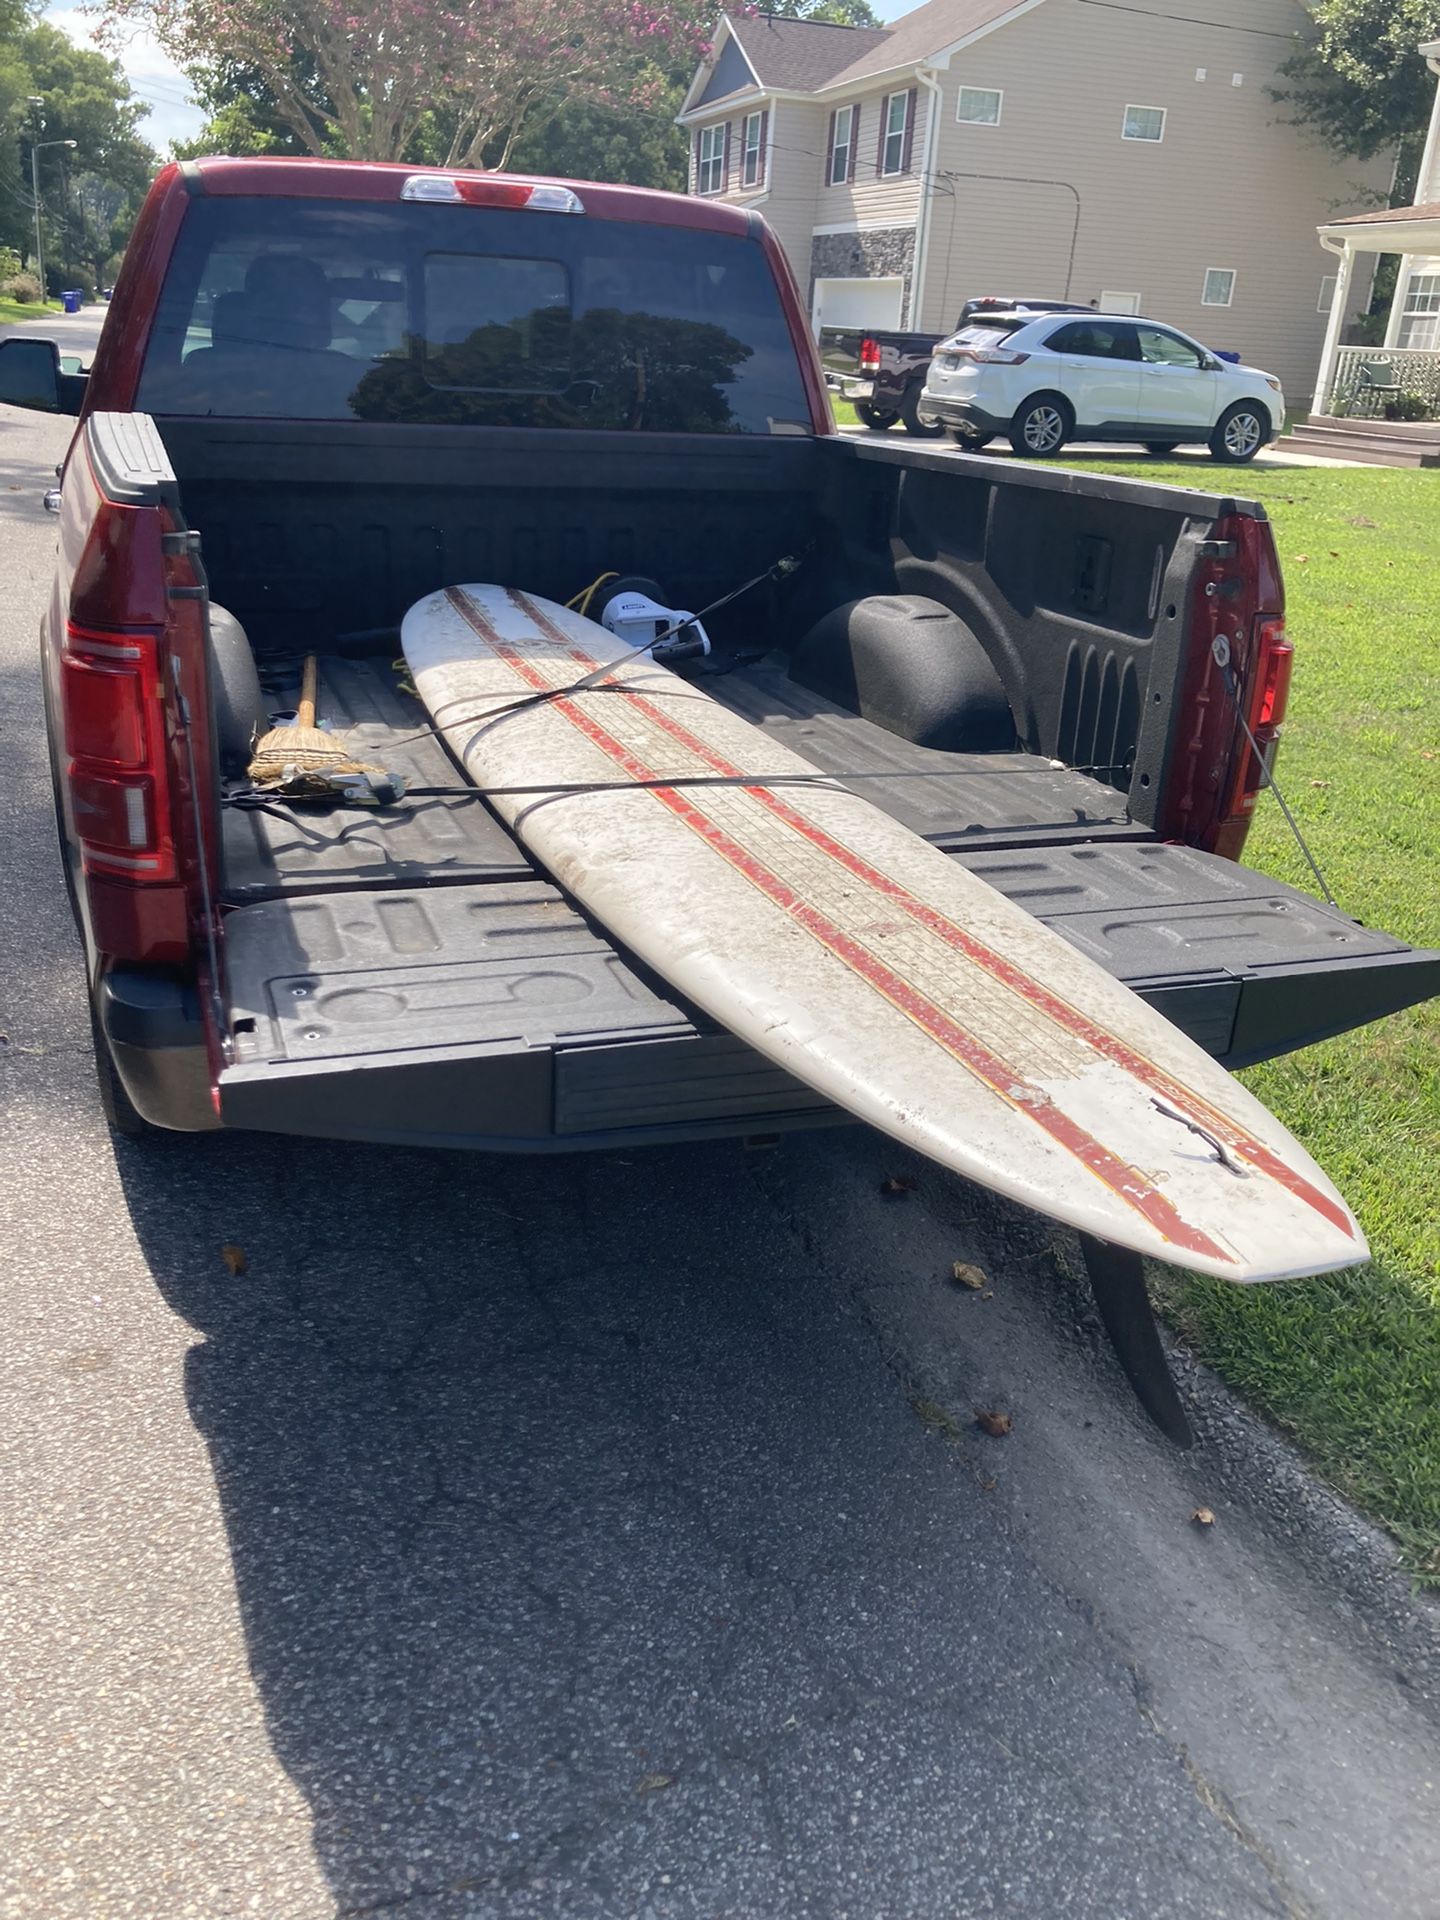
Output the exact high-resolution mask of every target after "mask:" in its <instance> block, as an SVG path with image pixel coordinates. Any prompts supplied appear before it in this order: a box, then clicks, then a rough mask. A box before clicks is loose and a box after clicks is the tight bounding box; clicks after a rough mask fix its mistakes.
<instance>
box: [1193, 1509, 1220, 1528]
mask: <svg viewBox="0 0 1440 1920" xmlns="http://www.w3.org/2000/svg"><path fill="white" fill-rule="evenodd" d="M1190 1524H1191V1526H1194V1527H1213V1526H1214V1524H1215V1516H1214V1514H1213V1513H1212V1512H1211V1511H1210V1509H1209V1507H1196V1509H1195V1511H1194V1512H1193V1513H1192V1514H1191V1516H1190Z"/></svg>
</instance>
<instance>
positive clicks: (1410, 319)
mask: <svg viewBox="0 0 1440 1920" xmlns="http://www.w3.org/2000/svg"><path fill="white" fill-rule="evenodd" d="M1395 344H1396V346H1397V347H1424V348H1427V349H1430V348H1434V347H1440V273H1415V274H1412V275H1411V276H1410V284H1409V286H1408V287H1407V288H1406V289H1405V306H1404V309H1403V311H1402V313H1401V316H1400V334H1399V337H1398V339H1397V340H1396V342H1395Z"/></svg>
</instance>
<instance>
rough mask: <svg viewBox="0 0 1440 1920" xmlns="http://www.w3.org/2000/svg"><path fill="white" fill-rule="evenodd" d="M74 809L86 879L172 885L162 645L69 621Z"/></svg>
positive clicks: (64, 686) (64, 667)
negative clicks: (160, 653) (81, 625)
mask: <svg viewBox="0 0 1440 1920" xmlns="http://www.w3.org/2000/svg"><path fill="white" fill-rule="evenodd" d="M60 698H61V705H62V710H63V722H64V730H65V753H66V758H67V762H68V765H67V777H68V785H69V789H70V806H71V814H72V818H73V820H74V825H75V837H76V840H77V841H78V842H79V846H80V857H81V863H82V865H83V868H84V871H85V873H86V875H87V876H89V875H99V876H104V877H107V878H111V879H124V880H126V881H128V882H129V883H130V884H131V885H135V886H143V885H147V884H154V883H155V882H157V881H158V882H162V883H164V884H166V885H173V884H174V881H175V879H176V876H177V872H178V869H177V864H176V855H175V840H174V836H173V834H172V832H171V828H170V784H169V778H168V772H167V766H166V758H165V729H164V705H163V688H162V686H161V682H160V662H159V649H158V646H157V642H156V640H155V637H154V636H153V635H152V634H138V633H137V634H131V633H98V632H95V631H93V630H91V629H88V628H85V627H78V626H75V625H74V624H73V623H72V624H71V625H70V626H69V627H68V628H67V630H66V636H65V651H64V653H63V654H62V656H61V661H60Z"/></svg>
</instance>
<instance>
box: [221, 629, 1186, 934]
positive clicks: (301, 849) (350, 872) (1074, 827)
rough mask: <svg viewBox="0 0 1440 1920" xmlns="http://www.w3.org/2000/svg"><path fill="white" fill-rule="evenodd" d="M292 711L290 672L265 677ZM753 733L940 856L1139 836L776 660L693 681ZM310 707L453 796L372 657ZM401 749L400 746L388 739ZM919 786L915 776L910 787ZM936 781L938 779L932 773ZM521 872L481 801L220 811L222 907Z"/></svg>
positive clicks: (1101, 788)
mask: <svg viewBox="0 0 1440 1920" xmlns="http://www.w3.org/2000/svg"><path fill="white" fill-rule="evenodd" d="M273 684H274V687H275V691H276V705H277V707H279V706H281V705H286V704H288V705H292V706H293V704H294V697H295V694H296V691H297V689H298V684H299V680H298V663H297V665H296V670H295V672H294V673H293V674H283V673H282V674H281V675H280V676H279V677H277V678H276V679H275V681H274V683H273ZM703 684H704V686H705V689H706V691H707V692H708V693H711V694H713V695H714V696H715V698H716V699H718V700H720V701H722V702H723V703H724V704H725V705H726V706H730V707H733V708H734V709H735V711H736V712H737V713H740V714H743V715H744V717H745V718H746V719H747V720H750V721H753V722H754V723H755V724H756V725H757V726H758V727H759V728H760V729H761V731H762V732H765V733H768V734H770V735H772V736H773V737H774V738H775V739H776V740H777V741H779V742H780V743H782V744H783V745H785V746H787V747H789V748H791V749H792V750H793V751H794V752H796V753H799V754H802V755H803V756H804V757H805V758H806V759H807V760H811V761H813V762H814V763H815V765H816V766H818V767H823V768H824V769H825V770H826V771H827V772H830V771H833V772H836V773H841V774H843V773H846V772H861V773H867V774H870V773H881V774H884V775H888V776H889V777H888V778H882V779H879V780H873V779H866V780H864V781H863V782H857V783H856V786H857V791H858V792H860V793H863V794H864V796H865V797H866V798H867V799H869V800H872V801H873V802H874V803H875V805H876V806H878V807H883V808H884V809H885V811H886V812H887V813H890V814H893V815H894V817H895V818H896V819H897V820H901V821H903V822H904V824H905V825H906V826H907V827H910V828H911V829H912V830H913V831H914V832H916V833H919V834H923V835H924V836H925V838H926V839H928V840H933V841H934V842H935V843H936V845H937V846H941V847H944V848H945V849H946V850H947V851H952V850H953V851H961V850H964V849H967V848H972V847H979V846H982V845H983V846H985V847H1005V848H1011V847H1030V846H1042V845H1043V846H1057V845H1064V844H1066V843H1068V842H1071V841H1086V842H1090V841H1096V840H1111V839H1120V840H1137V839H1149V838H1151V837H1152V836H1151V835H1150V833H1149V830H1148V829H1147V828H1145V827H1140V826H1137V825H1136V824H1135V823H1134V822H1133V821H1132V820H1130V818H1129V817H1128V815H1127V813H1126V811H1125V801H1124V797H1123V796H1122V795H1121V794H1118V793H1117V792H1116V791H1115V789H1114V788H1113V787H1109V786H1105V785H1104V784H1103V783H1102V782H1100V781H1099V780H1095V779H1092V778H1090V777H1089V776H1088V775H1086V774H1083V773H1073V772H1070V771H1069V770H1068V769H1066V768H1064V767H1058V768H1057V767H1052V766H1051V765H1050V764H1049V763H1048V762H1047V761H1045V760H1041V759H1038V758H1036V756H1035V755H1033V754H1028V753H940V752H936V751H933V750H932V749H930V748H928V747H917V746H914V745H912V743H911V742H910V741H908V740H901V739H899V738H898V737H897V736H896V735H895V734H893V733H887V732H886V731H885V729H884V728H883V727H878V726H876V725H875V724H874V723H873V722H871V721H869V720H862V719H860V718H859V717H858V715H856V714H853V713H847V712H845V711H844V709H843V708H841V707H837V706H835V705H833V704H832V703H831V702H830V701H828V700H826V699H824V698H823V696H822V695H820V694H817V693H812V692H810V691H809V690H808V689H806V688H804V687H800V686H797V685H796V683H795V682H794V681H793V680H791V679H790V678H789V676H788V674H787V673H786V672H785V665H784V660H783V657H782V656H780V655H778V654H776V655H771V656H767V657H766V659H765V660H764V661H761V662H752V663H749V664H747V665H745V666H742V667H740V668H738V669H737V670H736V671H734V672H727V673H722V674H718V675H716V676H714V677H712V678H710V679H707V680H706V681H705V682H704V683H703ZM319 711H320V713H321V714H322V716H324V717H325V718H326V719H327V720H329V721H331V722H332V723H333V724H334V725H335V726H336V727H338V728H341V729H343V730H345V732H346V736H347V739H348V742H349V744H350V746H351V747H352V749H353V750H354V752H355V754H356V755H357V757H359V758H362V759H369V758H374V759H377V760H379V761H381V762H382V763H383V764H384V765H385V766H386V767H390V768H392V769H393V770H395V771H396V772H399V773H403V774H405V775H406V776H407V778H408V779H409V780H410V782H411V784H412V785H414V786H417V787H442V786H462V785H466V784H468V782H467V779H466V776H465V774H464V773H463V772H462V771H461V770H460V768H459V767H457V766H456V764H455V762H454V761H453V760H452V759H451V758H450V756H449V754H448V753H447V752H446V750H445V748H444V747H443V746H442V745H441V744H440V742H439V741H437V740H435V739H433V738H428V739H427V738H421V739H418V740H415V739H411V738H410V737H409V736H411V735H412V734H414V733H415V732H416V731H417V730H418V729H423V728H424V727H425V726H426V725H427V716H426V714H425V711H424V709H423V707H421V706H420V704H419V702H418V701H416V700H415V699H414V698H413V697H412V696H409V695H406V694H404V693H402V692H401V691H400V678H399V674H398V673H397V672H396V671H395V670H393V669H392V668H391V666H390V664H389V662H388V661H383V660H379V659H374V658H368V657H367V658H362V659H346V658H345V657H343V656H341V655H328V656H323V657H322V658H321V660H320V699H319ZM395 740H405V741H406V744H405V745H404V746H401V747H398V748H397V747H394V746H392V745H391V742H392V741H395ZM917 776H919V777H917ZM935 776H943V777H935ZM534 876H535V869H534V867H533V866H532V864H531V863H530V861H529V860H528V859H527V858H526V856H525V854H524V853H523V852H522V851H521V849H520V848H519V847H518V846H517V845H516V843H515V841H514V839H513V838H512V837H511V835H510V834H509V832H508V831H507V830H506V829H505V828H504V827H503V826H501V824H500V822H499V821H498V820H497V819H496V818H495V816H494V815H493V814H492V813H491V812H490V811H489V809H488V808H487V807H485V806H484V805H480V804H477V803H476V802H474V801H470V800H465V799H453V800H452V799H431V800H426V799H419V800H415V801H414V802H412V803H409V804H407V805H406V806H405V807H404V808H403V809H396V810H395V811H393V812H386V813H377V814H359V813H355V812H337V813H331V814H323V813H319V812H315V811H313V810H312V811H311V812H308V813H305V814H304V815H297V816H296V817H295V818H294V819H293V820H286V819H284V818H282V817H279V816H277V815H276V814H272V813H259V812H254V813H247V812H243V811H241V810H240V809H238V808H227V809H226V813H225V891H226V897H227V898H228V899H230V900H231V901H234V902H237V903H239V902H248V901H253V900H267V899H273V898H277V897H280V896H283V895H288V894H295V893H313V892H331V891H335V890H337V889H345V888H352V887H364V886H376V885H381V884H390V885H396V884H410V885H416V886H418V885H420V884H422V883H425V882H430V883H433V882H436V881H440V882H454V881H463V880H513V879H531V878H534Z"/></svg>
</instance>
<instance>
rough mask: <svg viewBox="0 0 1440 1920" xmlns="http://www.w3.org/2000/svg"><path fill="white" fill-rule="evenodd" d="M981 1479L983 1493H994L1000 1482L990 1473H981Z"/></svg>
mask: <svg viewBox="0 0 1440 1920" xmlns="http://www.w3.org/2000/svg"><path fill="white" fill-rule="evenodd" d="M979 1480H980V1491H981V1492H982V1493H993V1492H994V1491H995V1489H996V1487H998V1486H999V1484H1000V1482H999V1481H998V1480H992V1479H991V1478H990V1477H989V1475H988V1474H981V1475H980V1476H979Z"/></svg>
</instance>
